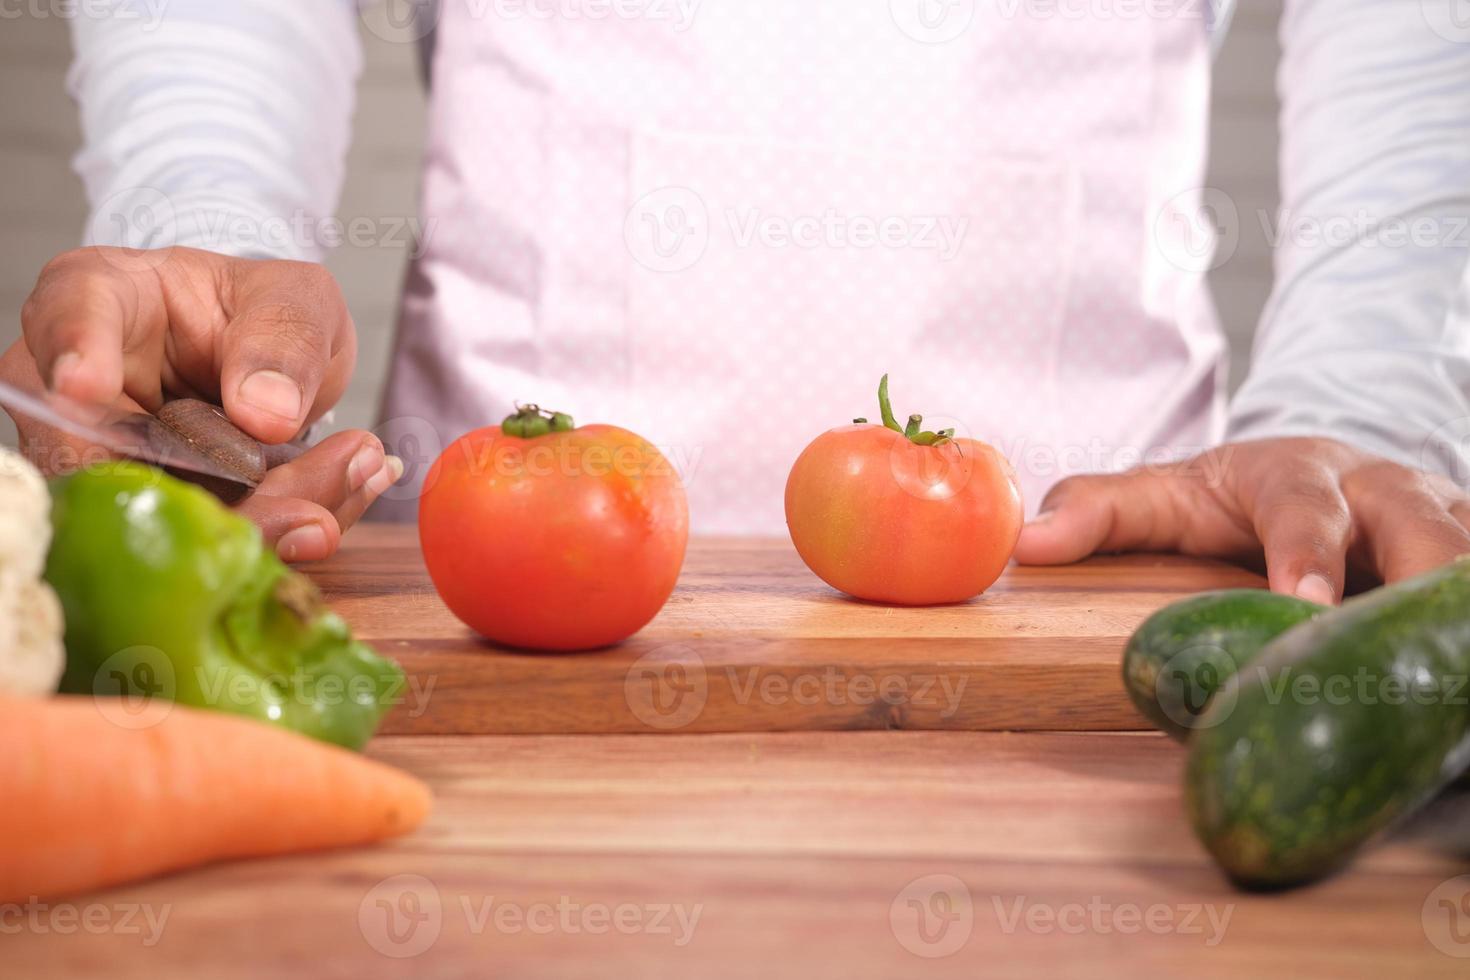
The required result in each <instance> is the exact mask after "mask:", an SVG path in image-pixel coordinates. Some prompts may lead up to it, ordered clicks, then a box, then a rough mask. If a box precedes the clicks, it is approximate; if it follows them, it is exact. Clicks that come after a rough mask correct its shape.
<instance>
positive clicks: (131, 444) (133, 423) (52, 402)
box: [0, 381, 304, 496]
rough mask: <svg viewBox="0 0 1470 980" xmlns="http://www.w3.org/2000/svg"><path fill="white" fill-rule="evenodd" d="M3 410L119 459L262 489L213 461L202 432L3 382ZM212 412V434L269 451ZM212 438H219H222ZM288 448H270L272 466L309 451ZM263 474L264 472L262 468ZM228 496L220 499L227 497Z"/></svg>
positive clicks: (256, 482) (242, 471)
mask: <svg viewBox="0 0 1470 980" xmlns="http://www.w3.org/2000/svg"><path fill="white" fill-rule="evenodd" d="M170 404H175V403H170ZM194 404H197V405H205V404H206V403H203V402H197V403H194ZM0 405H4V406H5V407H6V408H8V409H10V410H12V411H14V412H19V413H20V414H22V415H25V416H27V417H28V418H31V419H34V420H36V421H37V422H40V423H42V424H44V425H49V426H52V427H54V428H57V429H60V430H62V431H63V432H66V433H69V434H71V435H73V436H76V437H78V438H80V439H85V440H87V441H88V442H91V443H94V444H96V445H98V446H101V447H103V448H104V449H107V450H108V451H110V452H113V453H117V454H118V455H120V456H126V457H128V458H130V459H136V460H139V461H141V462H145V463H148V464H150V465H153V466H158V467H161V468H164V469H168V470H174V471H179V472H180V473H181V475H182V474H193V475H195V476H198V477H204V478H206V480H217V481H224V482H225V483H226V484H230V485H234V486H237V487H244V488H247V489H250V490H253V489H255V488H256V487H257V486H258V485H259V483H260V480H259V478H258V476H257V475H255V474H254V473H250V472H247V471H246V470H245V469H242V468H240V467H237V466H224V465H221V463H219V462H218V461H217V459H216V456H217V454H215V455H211V453H210V451H209V443H208V441H206V440H205V439H203V438H202V437H201V434H200V433H198V432H197V431H196V432H190V431H188V430H187V429H186V428H184V427H182V426H178V425H170V424H166V423H165V422H164V421H162V420H160V419H159V417H158V416H155V415H149V414H147V413H145V412H131V411H126V410H121V409H116V408H112V407H108V406H100V405H89V404H84V403H81V402H78V401H75V400H73V399H70V398H66V397H64V396H62V395H58V394H56V393H54V392H40V393H36V392H28V391H22V390H21V389H19V388H17V387H15V386H14V385H11V384H8V383H6V382H4V381H0ZM210 408H211V409H213V412H214V413H215V414H217V415H218V421H217V422H215V424H214V426H212V428H215V429H217V428H219V426H220V423H223V425H224V426H228V427H229V429H230V430H233V433H232V438H238V439H239V440H243V441H245V442H248V443H250V444H252V445H253V446H254V447H256V448H257V451H260V452H264V450H265V449H266V448H267V447H262V446H261V445H260V443H257V442H255V440H253V439H251V438H250V437H249V436H248V435H245V434H244V433H243V432H240V430H238V429H236V428H235V427H234V426H233V425H232V424H231V423H230V422H229V421H228V420H227V419H225V418H224V414H223V412H220V411H219V409H217V408H214V407H213V406H210ZM212 434H213V435H216V437H217V434H214V433H212ZM234 434H238V436H235V435H234ZM283 448H284V447H275V446H273V447H269V449H270V450H271V453H270V454H269V455H270V457H271V459H272V461H273V462H276V463H279V462H281V461H284V459H285V458H290V457H292V456H294V455H298V454H299V453H300V452H301V451H302V449H303V448H304V447H299V446H296V447H292V448H291V449H289V450H286V451H285V452H282V449H283ZM267 465H268V464H267ZM260 472H263V468H262V469H261V470H260ZM198 482H204V483H205V485H206V486H209V487H210V488H211V489H216V488H215V487H214V486H213V485H211V484H210V483H208V482H206V481H198ZM227 493H228V492H226V493H222V494H221V495H222V496H225V495H227Z"/></svg>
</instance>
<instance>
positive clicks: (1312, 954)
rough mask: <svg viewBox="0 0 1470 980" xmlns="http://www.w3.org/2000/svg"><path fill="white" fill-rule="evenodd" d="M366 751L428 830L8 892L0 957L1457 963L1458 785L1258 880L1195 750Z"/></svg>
mask: <svg viewBox="0 0 1470 980" xmlns="http://www.w3.org/2000/svg"><path fill="white" fill-rule="evenodd" d="M369 754H371V755H372V756H373V757H375V758H378V759H381V760H383V761H385V762H388V763H390V764H392V765H396V766H401V767H403V768H405V769H408V770H409V771H411V772H413V773H415V774H417V775H419V776H421V777H423V778H424V779H426V780H428V782H429V783H430V785H431V786H432V787H433V789H434V796H435V807H434V812H433V814H432V816H431V817H430V819H429V822H428V824H426V825H425V826H424V827H423V828H422V829H421V830H420V831H419V832H417V833H415V834H413V835H411V836H409V837H405V838H402V839H399V840H396V841H391V842H388V843H386V844H384V845H382V846H379V847H369V848H360V849H349V850H341V851H330V852H326V853H322V854H315V855H304V856H300V857H290V858H276V859H268V860H259V861H240V862H235V863H229V864H222V865H217V866H214V867H209V868H203V869H199V870H196V871H189V872H185V873H182V874H178V875H173V876H170V877H167V878H161V879H157V880H155V881H149V882H140V883H138V884H134V885H128V886H125V887H122V888H117V889H112V890H111V891H107V892H101V893H97V894H94V895H89V896H84V897H78V898H77V899H75V900H74V901H72V902H69V903H64V904H63V903H56V904H55V905H54V908H56V909H57V910H59V911H57V912H55V913H54V914H53V913H52V912H51V910H50V909H49V908H48V909H47V910H46V911H45V913H44V914H43V916H42V917H40V918H39V919H37V920H34V924H31V925H28V923H29V922H30V921H31V920H29V919H27V918H25V917H23V916H22V915H20V914H17V913H16V912H14V911H12V912H11V913H10V914H9V915H7V916H6V917H5V919H4V932H3V933H0V957H3V959H0V963H3V965H0V976H5V977H7V978H12V977H13V978H17V980H18V978H42V977H47V978H53V977H55V978H59V977H89V978H90V977H99V976H105V977H107V978H109V980H133V978H138V980H143V978H149V980H151V978H155V977H208V978H210V980H235V978H240V980H244V978H254V977H271V978H281V980H357V978H363V977H368V978H373V980H395V978H403V980H428V978H480V977H486V978H488V977H538V978H553V977H554V978H560V977H566V978H578V980H585V978H589V977H637V978H640V980H642V978H663V977H667V978H670V980H676V978H677V980H684V978H690V977H695V978H700V980H705V978H724V977H729V978H732V980H733V978H740V977H749V976H751V975H752V974H757V975H760V976H764V977H769V978H773V980H774V978H787V977H792V978H795V977H800V978H831V980H855V978H867V977H873V978H885V980H892V978H908V977H925V978H928V977H953V978H956V980H973V978H977V977H984V978H993V977H1002V978H1005V977H1010V978H1018V980H1020V978H1025V980H1053V978H1058V977H1087V978H1111V977H1117V978H1129V980H1133V978H1150V977H1160V978H1162V977H1188V978H1190V980H1235V978H1257V977H1271V976H1287V977H1292V978H1293V980H1298V978H1300V980H1305V978H1321V980H1346V978H1363V980H1397V978H1400V977H1414V978H1425V980H1428V978H1445V980H1451V978H1458V980H1463V978H1464V977H1465V976H1466V965H1467V963H1470V960H1467V959H1465V958H1463V957H1464V956H1466V955H1470V933H1467V932H1466V929H1465V920H1464V917H1463V916H1462V915H1460V913H1459V912H1458V911H1457V907H1456V906H1455V904H1454V900H1457V899H1459V898H1460V897H1461V896H1464V895H1466V894H1467V882H1470V878H1461V877H1459V876H1461V875H1465V873H1466V872H1467V870H1470V864H1467V863H1466V861H1465V860H1464V859H1463V858H1461V857H1457V856H1456V855H1457V854H1463V853H1464V851H1463V848H1464V844H1465V841H1466V834H1465V829H1464V828H1465V827H1466V826H1467V823H1466V816H1467V813H1470V809H1467V804H1470V797H1467V796H1465V795H1464V794H1461V795H1459V796H1450V797H1447V798H1445V799H1444V800H1441V801H1440V803H1439V804H1438V805H1437V806H1436V808H1435V809H1434V810H1433V811H1428V812H1426V813H1424V814H1423V815H1421V817H1420V818H1419V819H1416V820H1415V821H1414V822H1413V823H1412V824H1411V825H1409V826H1406V827H1404V828H1402V829H1401V830H1400V831H1399V832H1398V833H1397V834H1395V836H1394V839H1393V840H1392V841H1391V842H1390V843H1388V844H1386V845H1385V846H1382V847H1379V848H1375V849H1374V850H1373V851H1372V852H1371V853H1369V854H1368V855H1365V856H1364V858H1363V859H1362V860H1361V861H1359V862H1357V863H1355V864H1354V866H1353V867H1352V869H1351V870H1350V871H1348V872H1347V873H1345V874H1342V875H1338V876H1336V877H1333V878H1330V879H1328V880H1327V881H1325V882H1323V883H1321V884H1319V885H1316V886H1313V887H1311V888H1305V889H1299V890H1296V891H1291V892H1284V893H1276V894H1250V893H1245V892H1240V891H1237V890H1235V889H1233V888H1231V887H1230V885H1229V883H1228V882H1226V880H1225V878H1224V877H1223V876H1222V875H1221V874H1220V873H1219V872H1218V871H1217V870H1216V869H1215V868H1214V867H1213V866H1212V865H1211V864H1210V861H1209V858H1208V856H1207V855H1206V854H1205V853H1204V851H1203V849H1202V848H1200V846H1199V845H1198V844H1197V843H1196V842H1195V841H1194V839H1193V837H1192V836H1191V835H1190V832H1189V824H1188V820H1187V818H1186V817H1185V814H1184V805H1183V800H1182V799H1181V798H1180V789H1179V786H1180V769H1181V766H1182V764H1183V761H1184V751H1183V749H1182V748H1181V747H1180V746H1178V745H1175V744H1174V743H1172V742H1170V741H1168V740H1167V739H1165V738H1163V737H1162V736H1159V735H1153V734H1140V735H1128V734H1098V735H1086V734H1045V733H1036V734H1007V733H964V732H841V733H836V732H806V733H795V734H755V735H750V734H729V735H696V736H691V735H673V736H665V737H662V738H640V737H636V736H618V735H606V736H578V735H572V736H530V737H503V736H470V737H425V738H404V737H399V738H380V739H377V740H375V741H374V742H373V743H372V744H371V746H370V747H369ZM1446 906H1448V907H1446ZM140 910H141V911H140ZM563 910H564V911H563ZM619 911H620V912H621V913H626V914H628V915H629V916H630V918H629V919H628V920H627V922H626V923H625V924H624V925H623V926H621V927H617V926H615V925H614V924H613V923H612V922H611V921H610V919H611V916H612V914H613V913H614V912H619ZM502 913H507V914H506V915H505V916H504V917H501V915H502ZM84 914H85V915H87V916H93V915H97V916H100V921H99V922H98V923H97V924H95V925H90V926H88V927H86V928H83V927H82V926H81V925H80V924H79V923H81V922H84V921H85V922H91V919H90V918H86V919H84V918H83V915H84ZM62 916H67V917H69V918H62Z"/></svg>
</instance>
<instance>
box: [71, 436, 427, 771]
mask: <svg viewBox="0 0 1470 980" xmlns="http://www.w3.org/2000/svg"><path fill="white" fill-rule="evenodd" d="M51 494H52V522H53V524H54V526H55V532H54V537H53V540H52V544H51V552H50V555H49V557H48V559H47V565H46V580H47V581H48V582H50V583H51V585H52V587H53V588H54V589H55V590H56V593H57V595H58V596H59V597H60V599H61V605H62V609H63V610H64V612H65V615H66V654H67V665H66V673H65V675H64V677H63V678H62V690H63V691H68V692H72V693H82V694H96V695H99V696H105V695H119V694H120V695H125V696H127V697H129V698H130V699H132V700H133V702H134V703H136V701H137V699H139V698H142V699H144V700H145V701H146V702H151V701H152V699H154V698H165V699H168V700H170V701H174V702H177V703H179V704H186V705H191V706H194V707H202V708H212V709H216V710H220V711H229V712H233V713H235V714H240V715H245V716H247V717H251V718H256V719H259V720H260V721H264V722H267V723H270V724H273V725H279V726H280V727H282V728H289V729H291V730H292V731H296V732H300V733H301V734H304V735H309V736H311V737H313V738H317V739H321V740H322V741H325V742H332V743H335V744H337V745H342V746H346V747H348V748H352V749H357V748H361V747H362V745H363V744H364V743H366V742H367V740H368V738H369V737H371V736H372V733H373V731H374V730H375V729H376V728H377V726H378V722H379V721H380V720H381V719H382V717H383V715H384V714H385V713H386V712H387V710H388V708H389V707H390V706H391V705H392V704H393V703H395V701H396V699H397V696H398V693H399V691H400V690H401V689H402V687H403V682H404V677H403V671H402V669H401V668H400V667H399V666H398V665H397V664H396V663H394V662H393V661H391V660H387V659H384V658H383V657H380V656H379V655H378V654H377V653H375V652H374V651H373V650H372V648H371V647H368V646H367V645H366V644H363V643H359V642H357V641H355V640H354V639H353V638H352V634H351V632H350V631H349V630H348V628H347V624H346V623H345V622H344V621H343V620H342V618H341V617H340V616H338V615H337V614H335V613H333V612H330V611H329V610H328V609H327V608H326V606H325V605H324V604H323V602H322V600H321V597H320V595H319V594H318V593H317V590H316V588H315V587H314V586H313V585H312V584H311V582H310V581H309V580H308V579H306V578H305V577H304V576H302V575H300V574H298V573H296V572H294V571H292V570H291V569H289V568H287V567H286V565H285V564H284V563H282V562H281V560H280V559H279V558H277V557H276V555H275V553H274V552H273V551H271V550H270V549H269V548H268V547H266V545H265V543H264V541H263V540H262V539H261V536H260V532H259V531H258V530H257V529H256V528H255V526H254V525H253V524H251V523H250V522H249V521H247V520H245V519H244V518H243V517H240V516H239V515H237V514H235V513H233V512H232V511H230V510H229V509H227V508H226V507H225V506H224V505H222V504H221V503H220V502H219V501H218V500H216V499H215V498H214V497H212V496H211V495H209V494H208V493H206V492H205V491H203V490H201V489H199V488H198V487H195V486H193V485H191V484H188V483H184V482H182V481H180V480H176V479H174V478H173V477H171V476H167V475H165V474H164V473H162V472H160V471H158V470H155V469H152V468H151V467H147V466H143V465H140V464H137V463H127V462H122V463H105V464H103V465H100V466H96V467H93V468H91V469H88V470H83V471H80V472H78V473H74V474H72V475H70V476H65V477H62V478H60V479H58V480H56V481H54V482H53V484H52V488H51Z"/></svg>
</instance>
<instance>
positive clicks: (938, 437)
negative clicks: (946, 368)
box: [853, 374, 954, 446]
mask: <svg viewBox="0 0 1470 980" xmlns="http://www.w3.org/2000/svg"><path fill="white" fill-rule="evenodd" d="M878 411H879V412H880V413H882V416H883V425H884V426H885V427H887V428H890V429H892V430H893V431H894V432H901V433H903V434H904V435H905V436H906V437H907V438H908V439H909V441H910V442H912V443H914V444H915V445H918V446H942V445H944V444H945V443H946V442H949V441H950V440H951V439H953V438H954V429H940V430H939V431H938V432H925V431H923V425H924V417H923V416H922V415H910V416H909V421H908V425H906V426H902V427H900V426H899V424H898V419H897V418H896V417H894V414H893V405H892V403H891V402H889V400H888V375H886V374H885V375H883V377H882V378H881V379H880V380H879V381H878ZM867 421H868V420H867V419H853V422H854V423H855V424H862V423H865V422H867Z"/></svg>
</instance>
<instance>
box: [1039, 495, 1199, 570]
mask: <svg viewBox="0 0 1470 980" xmlns="http://www.w3.org/2000/svg"><path fill="white" fill-rule="evenodd" d="M1163 479H1164V478H1163V477H1161V476H1157V475H1155V474H1151V473H1142V472H1133V473H1123V474H1119V475H1110V476H1074V477H1071V478H1069V479H1066V480H1063V481H1062V482H1061V483H1058V484H1057V485H1056V486H1055V487H1053V488H1052V491H1051V492H1050V493H1048V494H1047V495H1046V500H1044V501H1043V502H1042V504H1041V512H1040V514H1039V515H1038V516H1037V517H1036V518H1035V519H1034V520H1032V521H1031V522H1030V523H1029V524H1027V525H1026V526H1025V528H1023V529H1022V531H1021V540H1020V541H1019V542H1018V543H1017V545H1016V560H1017V561H1018V562H1020V563H1021V564H1023V565H1066V564H1070V563H1071V562H1075V561H1081V560H1082V559H1083V558H1086V557H1087V556H1089V555H1092V554H1095V553H1097V552H1099V551H1132V550H1140V551H1166V550H1170V549H1172V548H1174V547H1176V546H1177V545H1178V539H1179V531H1178V529H1177V528H1176V527H1174V526H1173V525H1174V523H1175V522H1174V520H1173V518H1172V514H1171V510H1172V508H1171V507H1169V505H1168V503H1167V500H1166V497H1165V490H1166V488H1165V487H1164V485H1163Z"/></svg>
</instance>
